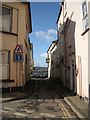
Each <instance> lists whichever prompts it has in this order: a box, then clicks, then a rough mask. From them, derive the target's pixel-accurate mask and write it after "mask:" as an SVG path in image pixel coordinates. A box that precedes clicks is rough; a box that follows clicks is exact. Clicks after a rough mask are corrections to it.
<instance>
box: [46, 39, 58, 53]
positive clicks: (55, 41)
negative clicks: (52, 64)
mask: <svg viewBox="0 0 90 120" xmlns="http://www.w3.org/2000/svg"><path fill="white" fill-rule="evenodd" d="M57 42H58V40H54V41H53V42H52V43H51V45H50V47H49V49H50V48H51V46H52V44H54V43H55V45H56V44H57ZM55 45H54V47H55ZM54 47H53V48H54ZM49 49H48V51H49ZM48 51H47V53H48Z"/></svg>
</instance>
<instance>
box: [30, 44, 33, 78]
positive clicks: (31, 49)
mask: <svg viewBox="0 0 90 120" xmlns="http://www.w3.org/2000/svg"><path fill="white" fill-rule="evenodd" d="M33 67H34V59H33V43H30V70H31V77H32V74H33Z"/></svg>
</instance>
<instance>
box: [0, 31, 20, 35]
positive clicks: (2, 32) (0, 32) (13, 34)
mask: <svg viewBox="0 0 90 120" xmlns="http://www.w3.org/2000/svg"><path fill="white" fill-rule="evenodd" d="M0 33H5V34H10V35H15V36H18V34H16V33H11V32H6V31H0Z"/></svg>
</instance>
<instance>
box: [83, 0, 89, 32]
mask: <svg viewBox="0 0 90 120" xmlns="http://www.w3.org/2000/svg"><path fill="white" fill-rule="evenodd" d="M84 3H85V4H86V6H85V7H83V4H84ZM83 8H84V9H85V8H86V10H85V11H86V12H85V13H84V12H83ZM83 13H84V14H83ZM82 25H83V31H85V30H86V29H87V28H88V10H87V1H86V0H85V1H84V2H83V3H82Z"/></svg>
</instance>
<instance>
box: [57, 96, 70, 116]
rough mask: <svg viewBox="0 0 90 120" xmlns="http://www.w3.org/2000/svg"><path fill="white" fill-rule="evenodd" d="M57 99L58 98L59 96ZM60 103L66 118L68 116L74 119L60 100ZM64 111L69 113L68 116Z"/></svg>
mask: <svg viewBox="0 0 90 120" xmlns="http://www.w3.org/2000/svg"><path fill="white" fill-rule="evenodd" d="M56 96H57V95H56ZM57 97H58V96H57ZM59 102H60V103H59V106H60V107H61V109H62V110H63V113H64V115H65V117H67V115H68V117H69V118H72V117H71V115H70V113H69V112H68V111H67V109H66V108H65V106H64V105H63V103H62V102H61V101H60V99H59ZM64 111H65V112H66V113H67V115H66V113H65V112H64Z"/></svg>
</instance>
